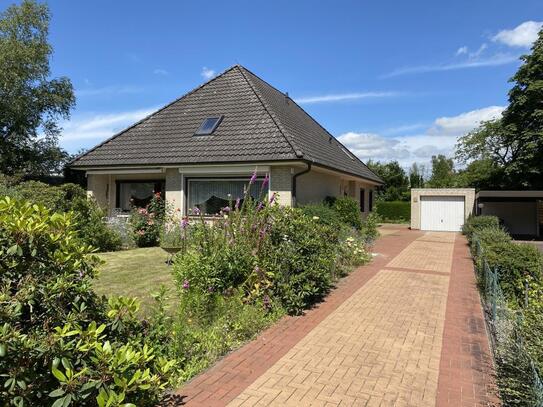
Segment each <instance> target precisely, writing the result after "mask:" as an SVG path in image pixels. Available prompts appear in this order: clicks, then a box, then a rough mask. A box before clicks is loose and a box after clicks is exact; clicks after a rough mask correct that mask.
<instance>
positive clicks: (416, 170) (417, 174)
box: [409, 163, 424, 188]
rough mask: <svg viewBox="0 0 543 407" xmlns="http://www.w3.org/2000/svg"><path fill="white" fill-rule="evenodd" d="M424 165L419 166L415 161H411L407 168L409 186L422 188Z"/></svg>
mask: <svg viewBox="0 0 543 407" xmlns="http://www.w3.org/2000/svg"><path fill="white" fill-rule="evenodd" d="M423 172H424V166H422V165H421V166H420V167H419V165H418V164H417V163H413V165H411V168H410V169H409V187H410V188H422V187H424V176H423Z"/></svg>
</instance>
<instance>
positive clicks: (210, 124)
mask: <svg viewBox="0 0 543 407" xmlns="http://www.w3.org/2000/svg"><path fill="white" fill-rule="evenodd" d="M223 117H224V116H215V117H208V118H206V119H204V121H203V122H202V124H201V125H200V127H199V128H198V130H196V133H194V135H195V136H207V135H209V134H211V133H213V132H214V131H215V129H216V128H217V127H218V126H219V124H220V123H221V121H222V119H223Z"/></svg>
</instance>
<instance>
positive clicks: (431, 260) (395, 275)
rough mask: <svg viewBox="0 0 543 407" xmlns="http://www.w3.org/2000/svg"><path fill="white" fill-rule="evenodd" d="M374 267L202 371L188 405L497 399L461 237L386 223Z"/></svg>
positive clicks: (185, 398)
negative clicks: (389, 225) (297, 315)
mask: <svg viewBox="0 0 543 407" xmlns="http://www.w3.org/2000/svg"><path fill="white" fill-rule="evenodd" d="M384 231H385V233H382V236H383V237H381V238H380V239H379V240H378V241H377V243H376V245H375V248H374V251H375V252H376V253H377V254H378V255H377V256H376V257H375V258H374V260H373V262H372V263H371V264H370V265H367V266H364V267H361V268H359V269H357V270H356V271H355V272H353V273H352V274H351V275H349V276H348V277H347V278H345V279H343V280H342V281H341V282H340V283H339V284H338V287H337V288H336V289H335V290H334V291H333V292H332V293H331V294H330V295H329V296H328V297H327V299H326V301H324V302H323V303H321V304H319V305H318V306H317V307H315V308H314V309H312V310H310V311H308V312H307V313H306V315H304V316H301V317H285V318H283V319H282V320H281V321H279V322H278V323H277V324H276V325H274V326H273V327H271V328H270V329H268V330H266V331H264V332H263V333H262V334H261V335H260V336H259V337H258V338H257V339H255V340H254V341H252V342H250V343H248V344H247V345H246V346H244V347H242V348H240V349H239V350H237V351H235V352H233V353H232V354H230V355H228V356H227V357H225V358H224V359H223V360H221V361H220V362H219V363H217V364H216V365H215V366H214V367H213V368H211V369H210V370H208V371H207V372H205V373H203V374H201V375H200V376H198V377H196V378H195V379H193V380H192V381H191V382H189V383H188V384H186V385H185V386H184V387H183V388H182V389H180V390H179V391H178V392H177V394H178V396H179V398H178V401H177V403H178V405H182V404H183V405H189V406H197V405H198V406H225V405H228V406H256V405H262V406H267V405H270V406H274V405H277V406H282V405H296V406H306V405H307V406H320V405H322V406H337V405H341V406H343V405H345V406H355V405H360V406H487V405H489V404H491V403H495V402H496V397H495V396H494V385H493V381H492V366H491V363H492V362H491V357H490V351H489V346H488V340H487V335H486V331H485V324H484V319H483V314H482V310H481V305H480V301H479V295H478V293H477V288H476V285H475V284H476V283H475V276H474V273H473V267H472V262H471V258H470V256H469V251H468V248H467V244H466V241H465V239H464V237H463V236H461V235H458V234H455V233H444V232H441V233H439V232H426V233H424V232H419V231H410V230H408V229H407V228H398V227H397V226H395V227H394V229H392V228H388V229H387V228H386V227H385V228H384Z"/></svg>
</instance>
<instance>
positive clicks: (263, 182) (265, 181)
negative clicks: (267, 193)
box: [262, 174, 270, 189]
mask: <svg viewBox="0 0 543 407" xmlns="http://www.w3.org/2000/svg"><path fill="white" fill-rule="evenodd" d="M269 182H270V177H269V176H268V174H266V177H265V178H264V181H262V189H264V188H266V186H267V185H268V183H269Z"/></svg>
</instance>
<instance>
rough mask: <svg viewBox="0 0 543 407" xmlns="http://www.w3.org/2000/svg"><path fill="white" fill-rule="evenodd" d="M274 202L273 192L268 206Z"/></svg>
mask: <svg viewBox="0 0 543 407" xmlns="http://www.w3.org/2000/svg"><path fill="white" fill-rule="evenodd" d="M274 201H275V192H274V193H273V194H272V196H271V198H270V205H271V204H272V203H273V202H274Z"/></svg>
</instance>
